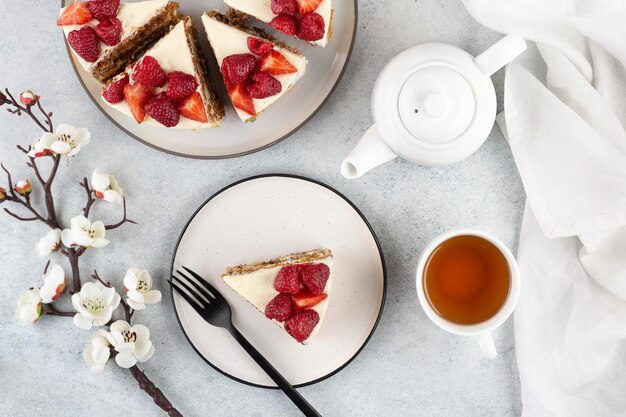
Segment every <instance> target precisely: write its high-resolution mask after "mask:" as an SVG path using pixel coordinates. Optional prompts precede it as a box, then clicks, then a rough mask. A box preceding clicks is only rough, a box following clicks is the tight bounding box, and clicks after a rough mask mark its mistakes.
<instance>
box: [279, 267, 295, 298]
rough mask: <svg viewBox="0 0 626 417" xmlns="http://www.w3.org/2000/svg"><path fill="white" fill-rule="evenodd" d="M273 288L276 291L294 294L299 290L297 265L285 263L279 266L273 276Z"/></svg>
mask: <svg viewBox="0 0 626 417" xmlns="http://www.w3.org/2000/svg"><path fill="white" fill-rule="evenodd" d="M274 289H275V290H276V291H278V292H286V293H289V294H295V293H297V292H298V291H300V276H299V275H298V266H297V265H286V266H283V267H282V268H280V271H278V275H276V278H274Z"/></svg>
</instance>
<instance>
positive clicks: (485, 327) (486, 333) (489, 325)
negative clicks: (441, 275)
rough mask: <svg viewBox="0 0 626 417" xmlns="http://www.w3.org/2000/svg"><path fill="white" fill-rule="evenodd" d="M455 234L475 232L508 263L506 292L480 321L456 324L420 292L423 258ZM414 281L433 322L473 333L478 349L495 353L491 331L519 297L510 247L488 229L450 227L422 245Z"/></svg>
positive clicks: (460, 332)
mask: <svg viewBox="0 0 626 417" xmlns="http://www.w3.org/2000/svg"><path fill="white" fill-rule="evenodd" d="M455 236H477V237H480V238H483V239H485V240H487V241H489V242H491V243H492V244H493V245H494V246H496V248H498V249H499V250H500V252H501V253H502V255H504V258H505V259H506V261H507V264H508V266H509V275H510V283H509V293H508V295H507V297H506V299H505V301H504V303H503V304H502V306H501V307H500V309H499V310H498V312H497V313H496V314H495V315H493V316H492V317H491V318H489V319H487V320H485V321H483V322H480V323H475V324H459V323H453V322H451V321H449V320H446V319H445V318H444V317H442V316H441V315H439V314H438V313H437V312H436V311H435V309H434V308H433V307H432V306H431V304H430V302H429V301H428V298H427V296H426V293H425V292H424V268H425V266H426V261H427V260H428V258H429V257H430V255H431V254H432V253H433V251H434V250H435V249H436V248H437V247H438V246H439V245H441V244H442V243H443V242H445V241H447V240H448V239H451V238H453V237H455ZM416 285H417V297H418V298H419V301H420V304H421V305H422V309H424V312H425V313H426V315H427V316H428V317H429V318H430V319H431V320H432V321H433V322H434V323H435V324H436V325H438V326H439V327H441V328H442V329H444V330H447V331H449V332H450V333H454V334H458V335H461V336H475V337H477V338H478V344H479V346H480V349H481V351H482V353H483V355H484V356H485V357H486V358H489V359H493V358H495V357H496V356H497V351H496V347H495V345H494V343H493V338H492V336H491V332H492V331H493V330H495V329H496V328H498V327H500V326H501V325H502V324H503V323H504V322H505V321H506V319H508V318H509V316H510V315H511V314H512V313H513V310H514V309H515V306H516V305H517V301H518V300H519V293H520V276H519V269H518V267H517V262H516V261H515V257H514V256H513V254H512V253H511V251H510V250H509V249H508V248H507V247H506V246H505V245H504V244H503V243H502V242H501V241H500V240H498V239H497V238H495V237H494V236H492V235H490V234H488V233H485V232H481V231H478V230H467V229H461V230H454V231H450V232H446V233H444V234H442V235H440V236H438V237H437V238H435V239H434V240H433V241H432V242H430V243H429V244H428V246H426V249H424V252H423V253H422V255H421V256H420V259H419V262H418V264H417V277H416Z"/></svg>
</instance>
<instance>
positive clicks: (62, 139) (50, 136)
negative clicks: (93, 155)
mask: <svg viewBox="0 0 626 417" xmlns="http://www.w3.org/2000/svg"><path fill="white" fill-rule="evenodd" d="M90 141H91V134H90V133H89V131H88V130H87V129H85V128H82V127H80V128H77V127H74V126H72V125H69V124H65V123H62V124H60V125H59V126H58V127H57V129H56V132H55V133H47V132H46V133H44V134H43V135H42V136H41V138H39V140H37V141H35V143H34V144H33V146H32V149H31V151H30V152H29V153H28V155H29V156H31V157H33V158H34V157H36V156H37V155H38V154H39V156H44V155H47V154H49V153H53V154H59V155H63V156H74V155H76V154H77V153H78V152H80V150H81V148H82V147H83V146H85V145H87V144H88V143H89V142H90Z"/></svg>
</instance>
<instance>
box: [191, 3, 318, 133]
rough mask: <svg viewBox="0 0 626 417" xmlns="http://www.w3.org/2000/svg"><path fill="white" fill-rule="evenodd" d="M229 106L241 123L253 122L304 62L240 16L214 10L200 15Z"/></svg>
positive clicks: (297, 76) (283, 90)
mask: <svg viewBox="0 0 626 417" xmlns="http://www.w3.org/2000/svg"><path fill="white" fill-rule="evenodd" d="M202 22H203V24H204V28H205V31H206V33H207V37H208V39H209V43H210V44H211V48H212V49H213V52H214V53H215V57H216V59H217V63H218V65H219V66H220V70H221V73H222V77H223V79H224V84H225V85H226V88H227V90H228V94H229V96H230V99H231V102H232V104H233V107H234V108H235V110H236V112H237V115H238V116H239V118H240V119H241V120H243V121H246V122H248V121H254V120H255V119H256V117H257V116H258V115H259V114H260V113H261V112H263V111H264V110H266V109H267V108H268V107H269V106H270V105H271V104H272V103H274V102H275V101H276V100H278V99H279V98H281V97H282V96H283V95H284V94H285V93H286V92H287V91H288V90H289V89H290V88H291V87H292V86H293V85H294V84H295V83H296V82H297V81H298V80H299V79H300V78H301V77H302V76H303V75H304V73H305V72H306V66H307V59H306V58H305V57H304V55H302V54H301V53H300V52H299V51H298V50H297V49H295V48H292V47H290V46H288V45H286V44H284V43H282V42H280V41H278V40H276V39H274V38H272V37H271V36H269V35H268V34H266V33H265V32H264V31H262V30H261V29H256V28H254V29H251V28H248V27H246V26H245V25H244V24H243V23H242V15H241V13H238V12H235V11H234V10H230V11H229V13H228V14H227V15H224V14H221V13H220V12H218V11H217V10H214V11H212V12H210V13H205V14H204V15H203V16H202Z"/></svg>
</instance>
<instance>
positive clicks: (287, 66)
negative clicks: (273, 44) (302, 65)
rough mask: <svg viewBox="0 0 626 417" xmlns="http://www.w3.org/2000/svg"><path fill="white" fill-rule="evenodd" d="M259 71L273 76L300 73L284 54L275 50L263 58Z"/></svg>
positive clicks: (260, 61)
mask: <svg viewBox="0 0 626 417" xmlns="http://www.w3.org/2000/svg"><path fill="white" fill-rule="evenodd" d="M259 70H260V71H263V72H267V73H268V74H272V75H280V74H291V73H294V72H296V71H298V69H297V68H296V67H294V66H293V65H292V64H291V62H289V60H288V59H287V58H285V56H284V55H283V54H281V53H280V52H278V51H274V50H272V51H269V52H268V53H267V54H265V55H263V56H262V57H261V59H260V60H259Z"/></svg>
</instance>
